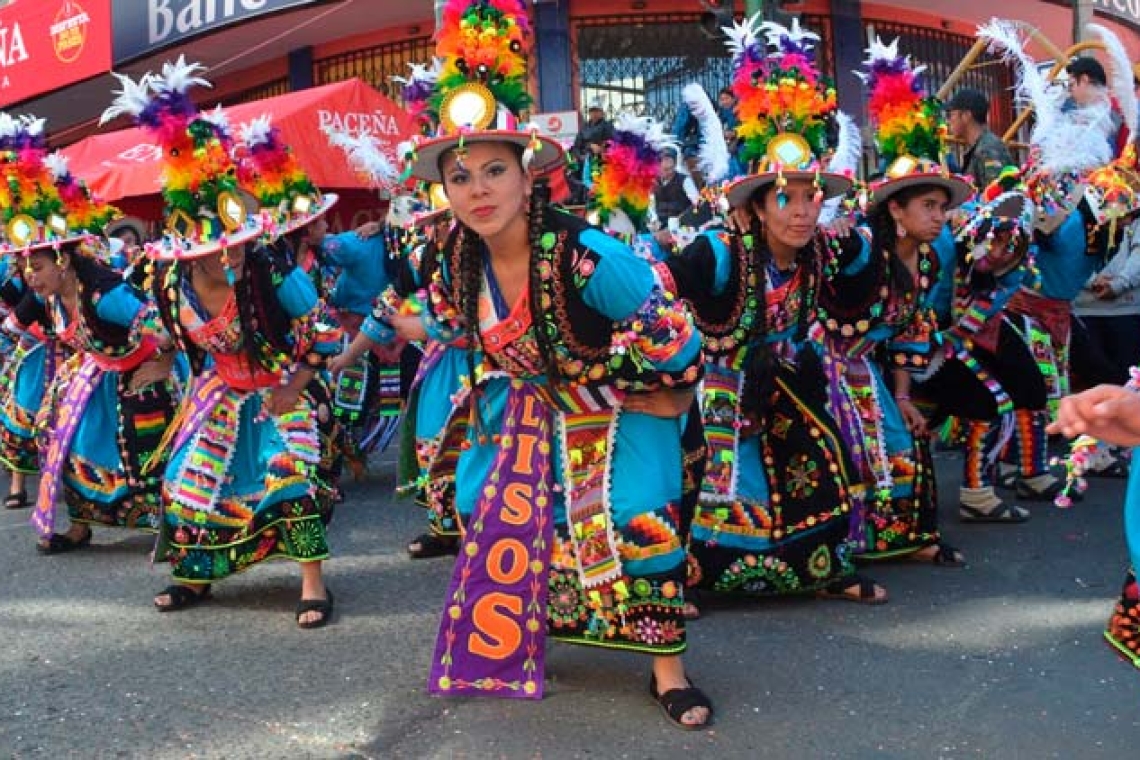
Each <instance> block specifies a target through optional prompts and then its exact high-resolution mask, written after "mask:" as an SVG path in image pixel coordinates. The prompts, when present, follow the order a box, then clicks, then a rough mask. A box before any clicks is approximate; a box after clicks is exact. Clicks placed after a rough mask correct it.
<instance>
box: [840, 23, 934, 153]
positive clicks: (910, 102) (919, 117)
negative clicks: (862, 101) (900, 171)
mask: <svg viewBox="0 0 1140 760" xmlns="http://www.w3.org/2000/svg"><path fill="white" fill-rule="evenodd" d="M898 42H899V41H898V39H895V40H893V41H892V42H891V44H889V45H884V44H883V42H882V40H880V39H879V38H878V37H876V38H875V40H874V41H873V42H872V43H871V45H870V46H869V47H868V48H867V58H866V60H865V61H864V62H863V65H864V67H865V70H864V71H862V72H856V75H857V76H858V77H859V78H860V79H862V80H863V82H864V83H865V84H866V85H867V89H868V91H869V93H870V98H869V101H868V104H867V112H868V115H869V116H870V118H871V122H872V124H873V125H874V131H875V147H876V148H877V149H878V151H879V156H880V158H881V159H882V160H883V161H884V162H885V163H886V164H887V165H890V163H891V162H893V161H894V160H895V159H896V158H898V157H899V156H914V157H915V158H919V159H926V160H928V161H932V162H934V163H941V161H942V155H943V153H944V147H943V146H944V144H945V139H946V124H945V122H944V120H943V118H942V104H941V103H940V102H939V100H938V99H937V98H934V97H930V96H927V95H926V94H925V93H924V92H923V84H922V78H921V75H922V72H923V71H924V70H925V68H926V67H924V66H912V65H911V61H910V56H904V55H899V52H898Z"/></svg>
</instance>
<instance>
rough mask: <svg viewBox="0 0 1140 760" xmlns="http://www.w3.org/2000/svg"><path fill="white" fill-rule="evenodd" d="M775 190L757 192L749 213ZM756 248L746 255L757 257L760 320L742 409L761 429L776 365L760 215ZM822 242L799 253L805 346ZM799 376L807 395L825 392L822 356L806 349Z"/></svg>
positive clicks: (754, 232)
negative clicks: (769, 335)
mask: <svg viewBox="0 0 1140 760" xmlns="http://www.w3.org/2000/svg"><path fill="white" fill-rule="evenodd" d="M773 189H774V186H773V185H765V186H763V187H761V188H758V189H757V190H756V192H754V193H753V194H752V197H751V198H750V199H749V201H748V206H749V208H756V207H757V206H759V207H761V208H763V206H764V202H765V200H766V199H767V196H768V194H769V193H770V192H772V190H773ZM749 235H750V237H751V240H752V248H751V250H750V251H748V252H747V255H750V256H753V257H755V260H756V270H757V273H758V277H757V280H758V283H757V290H758V292H757V298H758V300H759V304H760V306H759V309H760V314H759V315H757V316H758V318H757V319H756V320H755V321H754V323H753V328H752V335H750V336H749V341H748V343H749V350H748V358H747V359H746V361H745V373H746V374H745V380H744V398H743V399H742V400H741V408H742V409H743V410H744V411H745V412H746V413H747V414H749V415H750V416H751V417H753V418H754V419H755V420H757V421H758V422H760V423H761V424H762V423H763V421H764V420H765V418H766V417H767V414H768V412H769V411H770V407H771V401H772V397H773V394H774V392H775V385H776V372H777V364H778V362H777V359H776V356H775V353H774V352H773V351H772V348H771V346H770V345H769V344H768V341H767V339H766V338H767V335H768V332H769V330H770V327H769V325H768V304H767V292H768V265H769V264H770V263H771V261H772V252H771V249H770V248H769V246H768V241H767V237H766V234H765V229H764V222H763V220H762V219H761V218H760V216H759V214H755V213H754V214H753V215H752V224H751V228H750V230H749ZM823 248H824V244H823V240H822V238H821V237H820V236H819V235H816V236H815V237H814V238H813V239H812V241H811V242H810V243H808V245H805V246H803V247H802V248H800V249H799V250H798V251H796V259H795V261H796V266H797V268H799V269H800V271H801V273H802V274H801V276H800V279H799V284H798V287H799V289H800V293H799V296H800V298H799V311H798V313H797V314H796V326H795V330H794V332H793V341H794V342H795V343H796V344H802V343H804V341H805V340H806V339H807V335H808V330H809V328H810V327H811V323H812V319H813V315H814V313H815V299H816V296H817V292H816V291H817V290H818V288H819V282H818V279H819V278H818V275H817V274H816V260H817V259H821V257H822V256H824V255H825V253H826V252H825V251H824V250H823ZM796 372H797V374H798V375H799V376H800V377H801V379H803V380H804V381H805V382H803V383H800V387H801V389H802V390H803V391H805V392H807V391H810V390H812V389H814V390H818V391H822V384H821V382H820V381H821V380H822V378H823V371H822V366H821V363H820V359H819V356H818V354H817V353H816V352H815V351H814V350H811V349H810V348H807V349H805V350H802V351H798V352H797V353H796Z"/></svg>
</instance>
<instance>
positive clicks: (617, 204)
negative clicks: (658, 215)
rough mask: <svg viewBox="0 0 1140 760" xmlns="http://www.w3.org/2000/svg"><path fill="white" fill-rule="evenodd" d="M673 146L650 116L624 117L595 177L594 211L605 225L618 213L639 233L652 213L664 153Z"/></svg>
mask: <svg viewBox="0 0 1140 760" xmlns="http://www.w3.org/2000/svg"><path fill="white" fill-rule="evenodd" d="M672 145H673V142H672V140H671V138H670V137H669V135H668V134H666V133H665V131H664V129H663V128H662V127H661V124H660V123H658V122H657V121H656V120H654V119H652V118H650V117H648V116H632V115H629V114H622V115H621V116H619V117H618V119H617V121H616V122H615V123H614V132H613V137H612V138H610V141H609V142H608V143H607V144H606V147H605V150H604V151H603V152H602V162H601V166H600V168H599V169H598V170H597V171H596V173H595V174H594V187H593V194H594V195H593V204H592V205H593V208H594V210H595V211H597V213H598V216H599V218H600V219H601V221H602V223H603V224H605V223H606V222H608V221H609V219H610V216H611V215H612V214H613V213H614V212H615V211H619V210H620V211H622V212H624V213H625V215H626V216H628V217H629V220H630V222H631V223H632V224H633V226H634V228H635V229H640V228H641V227H642V226H643V225H644V223H645V218H646V216H647V214H648V213H649V198H650V195H651V194H652V192H653V184H654V182H656V181H657V173H658V170H659V169H660V167H661V153H662V151H663V150H665V148H667V147H670V146H672Z"/></svg>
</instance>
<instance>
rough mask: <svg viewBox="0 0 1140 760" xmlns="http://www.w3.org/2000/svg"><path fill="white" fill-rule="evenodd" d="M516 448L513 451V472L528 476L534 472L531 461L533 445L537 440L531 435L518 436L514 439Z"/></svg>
mask: <svg viewBox="0 0 1140 760" xmlns="http://www.w3.org/2000/svg"><path fill="white" fill-rule="evenodd" d="M515 440H516V441H517V442H518V448H517V449H516V450H515V454H516V456H515V472H517V473H518V474H519V475H530V474H531V473H533V472H534V466H533V464H532V463H531V460H532V459H534V445H535V444H536V443H538V439H537V438H535V437H534V436H533V435H519V436H517V437H516V438H515Z"/></svg>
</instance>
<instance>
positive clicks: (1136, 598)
mask: <svg viewBox="0 0 1140 760" xmlns="http://www.w3.org/2000/svg"><path fill="white" fill-rule="evenodd" d="M1138 453H1140V448H1134V449H1133V450H1132V457H1133V460H1132V461H1134V462H1135V461H1137V460H1136V456H1137V454H1138ZM1124 537H1125V539H1126V541H1127V543H1128V552H1129V555H1130V559H1131V561H1132V567H1131V568H1130V569H1129V570H1128V574H1127V575H1126V576H1125V578H1124V587H1123V588H1122V589H1121V592H1120V599H1119V600H1118V601H1117V602H1116V606H1115V607H1114V608H1113V610H1112V616H1111V617H1110V618H1109V620H1108V628H1107V629H1106V630H1105V632H1104V637H1105V639H1106V640H1107V641H1108V643H1109V644H1111V645H1112V646H1113V648H1115V649H1116V650H1117V651H1118V652H1120V654H1121V655H1122V656H1123V657H1126V658H1127V659H1128V660H1129V661H1130V662H1131V663H1132V664H1133V665H1135V666H1137V667H1140V587H1138V586H1137V584H1136V568H1137V567H1140V468H1136V467H1133V468H1132V471H1131V472H1130V473H1129V475H1128V487H1127V490H1126V491H1125V495H1124Z"/></svg>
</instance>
